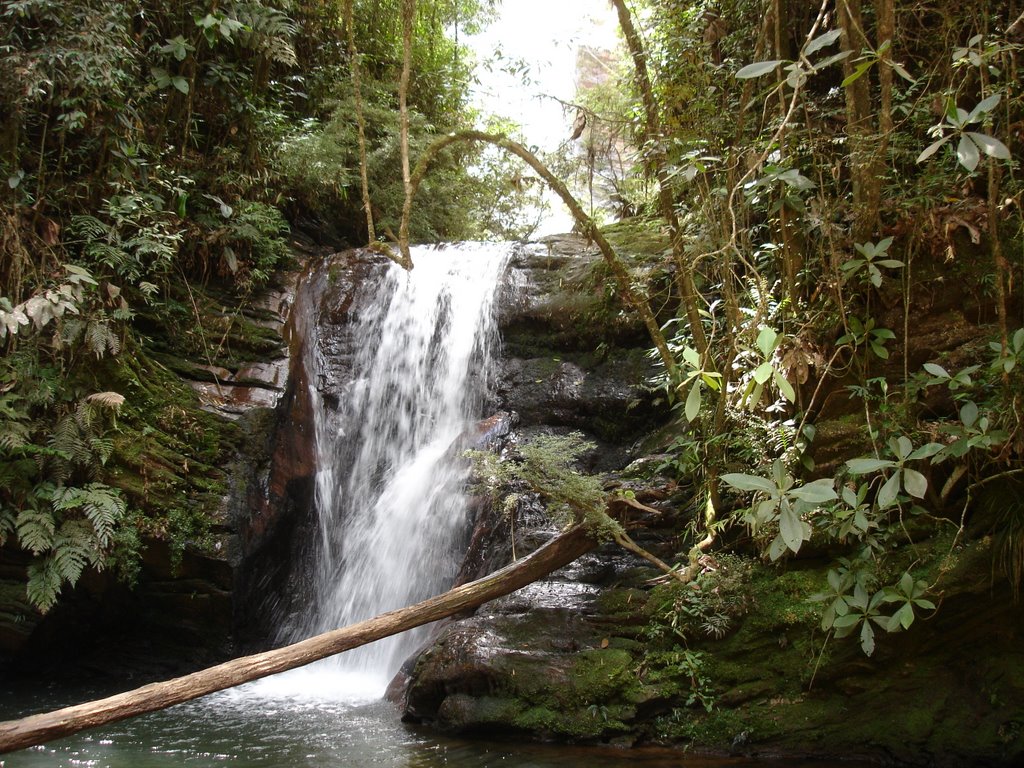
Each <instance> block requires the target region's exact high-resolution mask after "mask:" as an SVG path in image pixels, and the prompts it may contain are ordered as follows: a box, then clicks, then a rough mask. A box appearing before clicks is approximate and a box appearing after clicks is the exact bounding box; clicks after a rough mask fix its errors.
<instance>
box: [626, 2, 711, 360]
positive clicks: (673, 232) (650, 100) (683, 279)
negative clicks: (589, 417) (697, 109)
mask: <svg viewBox="0 0 1024 768" xmlns="http://www.w3.org/2000/svg"><path fill="white" fill-rule="evenodd" d="M612 4H613V5H614V6H615V10H616V11H617V12H618V16H619V27H620V28H621V29H622V35H623V37H625V38H626V44H627V45H628V46H629V52H630V54H631V55H632V57H633V69H634V73H635V78H636V84H637V88H638V89H639V91H640V97H641V99H642V100H643V104H644V116H645V119H646V123H647V130H646V131H645V132H644V133H645V138H646V143H647V144H648V146H649V147H650V157H651V159H652V160H653V161H654V170H655V175H656V176H657V178H658V206H659V207H660V208H661V215H662V217H663V218H664V219H665V221H666V223H667V224H668V228H669V234H670V236H671V239H672V256H673V258H674V260H675V263H676V270H677V271H678V275H679V276H678V280H679V292H680V294H681V295H682V300H683V310H684V312H685V313H686V319H687V321H688V323H689V326H690V333H691V334H693V343H694V345H695V346H696V347H697V351H698V352H699V353H700V355H701V357H702V358H704V357H706V355H707V351H708V340H707V336H706V335H705V333H704V326H703V324H702V322H701V316H700V303H699V294H698V292H697V286H696V284H695V282H694V278H693V267H692V265H691V263H690V259H689V257H688V256H687V254H686V251H685V248H684V246H685V243H683V237H682V234H683V233H682V229H681V228H680V226H679V217H678V216H677V215H676V204H675V199H674V198H673V196H672V182H671V179H670V178H669V175H668V157H667V155H666V154H665V147H664V145H663V144H662V141H663V139H664V137H663V136H662V134H661V118H660V117H659V116H658V104H657V102H656V101H655V99H654V88H653V87H652V86H651V76H650V73H649V72H648V69H647V54H646V52H645V51H644V47H643V43H642V42H641V41H640V35H639V34H637V31H636V27H635V26H634V25H633V17H632V16H631V15H630V13H629V9H628V8H626V3H625V0H612Z"/></svg>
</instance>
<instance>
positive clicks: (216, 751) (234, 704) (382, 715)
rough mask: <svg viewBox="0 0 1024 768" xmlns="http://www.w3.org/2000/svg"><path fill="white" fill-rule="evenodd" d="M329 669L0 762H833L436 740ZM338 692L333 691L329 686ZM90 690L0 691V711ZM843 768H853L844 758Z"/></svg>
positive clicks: (279, 765) (352, 765)
mask: <svg viewBox="0 0 1024 768" xmlns="http://www.w3.org/2000/svg"><path fill="white" fill-rule="evenodd" d="M333 679H334V678H332V676H331V675H329V674H322V673H319V674H318V672H317V671H316V670H315V669H314V670H313V671H311V672H310V673H307V674H306V675H298V676H296V675H295V674H294V673H293V674H292V675H290V676H279V678H278V679H275V678H270V679H269V680H267V681H262V682H260V683H256V684H252V685H250V686H245V687H242V688H238V689H232V690H229V691H223V692H221V693H217V694H213V695H211V696H207V697H205V698H203V699H199V700H197V701H194V702H189V703H186V704H182V705H179V706H177V707H172V708H171V709H167V710H164V711H162V712H154V713H152V714H149V715H145V716H143V717H138V718H134V719H132V720H126V721H123V722H121V723H116V724H114V725H111V726H109V727H106V728H100V729H96V730H93V731H89V732H87V733H84V734H80V735H78V736H73V737H69V738H66V739H62V740H60V741H57V742H53V743H51V744H48V745H46V746H41V747H34V748H31V749H27V750H22V751H21V752H16V753H14V754H10V755H6V756H3V757H0V767H2V768H170V767H171V766H231V768H249V767H250V766H253V767H255V766H259V767H260V768H293V767H294V768H303V767H305V766H310V767H312V766H330V767H334V766H338V767H341V766H345V768H363V767H364V766H365V767H367V768H368V767H369V766H383V767H386V768H440V767H441V766H447V767H450V768H470V767H471V766H472V767H473V768H499V767H506V768H513V767H514V768H569V767H570V766H585V767H586V768H626V766H640V767H641V768H670V767H676V766H678V767H680V768H783V766H785V768H796V767H797V766H800V768H837V764H834V763H807V762H792V761H789V762H765V761H753V760H743V759H740V760H709V759H699V758H696V757H688V756H686V755H685V753H683V752H680V751H667V750H626V749H616V748H612V747H602V748H584V747H571V746H565V745H538V744H515V743H509V742H495V741H485V740H473V741H469V740H462V739H451V738H444V737H440V736H438V735H437V734H432V733H430V732H428V731H426V730H424V729H421V728H415V727H412V726H407V725H405V724H403V723H402V722H401V721H400V720H399V717H398V714H397V712H396V710H395V708H394V707H393V706H392V705H391V704H389V703H387V702H383V701H380V700H370V701H367V700H364V701H362V702H360V701H358V698H359V697H358V695H355V697H354V698H355V699H356V700H355V701H352V700H351V699H352V698H353V694H352V692H351V689H349V690H348V691H347V692H346V694H345V695H346V696H347V697H349V698H350V700H349V701H341V700H338V697H337V695H335V696H333V697H332V696H331V695H329V694H328V692H329V690H330V688H331V687H332V685H333ZM336 691H337V689H336V688H335V693H336ZM91 695H96V694H95V692H87V691H78V692H76V693H75V694H70V693H69V692H68V691H67V690H66V689H61V688H58V687H56V686H51V687H49V688H46V689H29V688H23V689H20V690H16V691H15V690H0V718H3V719H7V718H11V717H17V716H19V715H23V714H28V713H29V712H34V711H40V710H44V709H51V708H55V707H58V706H62V705H66V704H68V703H70V700H69V699H70V698H74V699H75V700H82V699H87V698H89V697H90V696H91ZM842 768H852V766H851V765H850V764H849V763H843V764H842Z"/></svg>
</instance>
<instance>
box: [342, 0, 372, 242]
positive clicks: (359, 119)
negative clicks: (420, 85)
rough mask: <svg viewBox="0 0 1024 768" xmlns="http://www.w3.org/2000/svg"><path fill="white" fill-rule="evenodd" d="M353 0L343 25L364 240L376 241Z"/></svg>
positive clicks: (348, 6)
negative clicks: (353, 107)
mask: <svg viewBox="0 0 1024 768" xmlns="http://www.w3.org/2000/svg"><path fill="white" fill-rule="evenodd" d="M352 3H353V0H345V8H344V15H345V26H346V27H347V28H348V59H349V72H350V73H351V77H352V93H353V96H354V98H355V103H356V127H357V128H358V129H359V179H360V181H361V182H362V185H363V210H364V211H365V212H366V241H367V242H368V243H373V242H376V240H377V231H376V229H375V228H374V226H373V206H372V204H371V201H370V175H369V171H368V168H367V165H368V163H367V160H366V118H365V116H364V115H363V88H362V84H361V82H360V76H359V51H358V50H357V49H356V30H355V24H354V23H353V21H352Z"/></svg>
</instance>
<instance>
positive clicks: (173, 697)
mask: <svg viewBox="0 0 1024 768" xmlns="http://www.w3.org/2000/svg"><path fill="white" fill-rule="evenodd" d="M595 546H597V541H596V539H595V538H594V536H593V535H592V534H590V533H589V532H588V531H587V530H586V529H585V528H584V527H582V526H576V527H574V528H570V529H569V530H568V531H566V532H565V533H562V534H560V535H558V536H556V537H555V538H554V539H552V540H551V541H549V542H548V543H547V544H545V545H544V546H543V547H541V548H540V549H538V550H537V551H536V552H534V553H533V554H531V555H529V556H528V557H526V558H523V559H522V560H519V561H518V562H515V563H512V564H511V565H507V566H506V567H504V568H502V569H501V570H499V571H497V572H495V573H493V574H491V575H490V576H485V577H484V578H482V579H478V580H477V581H472V582H470V583H468V584H463V585H462V586H460V587H456V588H454V589H452V590H450V591H448V592H445V593H444V594H443V595H438V596H437V597H432V598H430V599H429V600H424V601H423V602H421V603H417V604H416V605H412V606H409V607H408V608H402V609H399V610H396V611H389V612H388V613H384V614H381V615H380V616H377V617H375V618H372V619H367V620H366V621H361V622H359V623H358V624H353V625H351V626H349V627H344V628H342V629H336V630H333V631H331V632H327V633H325V634H322V635H317V636H316V637H311V638H309V639H308V640H303V641H302V642H299V643H295V644H294V645H289V646H286V647H284V648H279V649H277V650H273V651H265V652H264V653H257V654H254V655H252V656H245V657H243V658H240V659H234V660H232V661H228V662H225V663H224V664H219V665H217V666H215V667H210V668H209V669H204V670H202V671H200V672H195V673H193V674H191V675H185V676H184V677H179V678H176V679H174V680H167V681H165V682H162V683H152V684H150V685H146V686H143V687H142V688H137V689H135V690H134V691H127V692H126V693H119V694H117V695H116V696H110V697H108V698H106V699H100V700H98V701H91V702H87V703H85V704H78V705H76V706H73V707H66V708H64V709H58V710H56V711H54V712H46V713H43V714H38V715H32V716H30V717H25V718H22V719H21V720H10V721H8V722H5V723H0V754H3V753H5V752H12V751H14V750H17V749H24V748H25V747H30V746H33V745H36V744H42V743H45V742H47V741H51V740H53V739H57V738H61V737H63V736H68V735H70V734H73V733H78V732H79V731H83V730H86V729H87V728H95V727H97V726H100V725H106V724H108V723H114V722H117V721H118V720H124V719H125V718H129V717H134V716H136V715H142V714H145V713H147V712H154V711H156V710H159V709H165V708H167V707H170V706H173V705H175V704H180V703H182V702H184V701H190V700H192V699H197V698H199V697H200V696H205V695H207V694H210V693H214V692H215V691H220V690H223V689H225V688H231V687H233V686H236V685H241V684H242V683H248V682H250V681H252V680H258V679H259V678H261V677H267V676H268V675H273V674H277V673H278V672H284V671H285V670H288V669H294V668H295V667H301V666H303V665H305V664H309V663H311V662H314V661H318V660H320V659H324V658H326V657H328V656H333V655H335V654H337V653H341V652H342V651H347V650H350V649H352V648H357V647H359V646H361V645H365V644H367V643H370V642H373V641H374V640H380V639H381V638H384V637H390V636H391V635H395V634H398V633H399V632H405V631H406V630H409V629H412V628H414V627H419V626H422V625H423V624H429V623H430V622H432V621H437V620H438V619H443V618H447V617H449V616H453V615H455V614H457V613H460V612H461V611H465V610H468V609H470V608H476V607H477V606H479V605H482V604H483V603H486V602H487V601H489V600H494V599H495V598H497V597H501V596H503V595H507V594H509V593H510V592H514V591H515V590H517V589H520V588H521V587H524V586H526V585H527V584H530V583H532V582H534V581H536V580H537V579H540V578H543V577H544V576H546V575H548V574H549V573H551V572H552V571H554V570H557V569H558V568H561V567H562V566H564V565H568V564H569V563H571V562H572V561H573V560H575V559H576V558H578V557H579V556H580V555H582V554H584V553H585V552H588V551H590V550H591V549H593V548H594V547H595Z"/></svg>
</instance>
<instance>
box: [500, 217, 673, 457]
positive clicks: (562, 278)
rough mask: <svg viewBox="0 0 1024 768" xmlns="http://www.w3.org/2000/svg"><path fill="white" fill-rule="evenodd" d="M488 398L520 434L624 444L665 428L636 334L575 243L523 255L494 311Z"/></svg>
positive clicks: (534, 247)
mask: <svg viewBox="0 0 1024 768" xmlns="http://www.w3.org/2000/svg"><path fill="white" fill-rule="evenodd" d="M497 315H498V325H499V329H500V331H501V338H502V355H501V363H500V366H499V372H498V375H497V381H496V382H495V395H496V398H497V401H498V405H499V407H500V408H501V409H503V410H508V411H514V412H515V413H516V414H518V416H519V418H520V423H521V425H522V426H523V427H526V428H529V427H537V426H547V427H555V428H563V429H575V430H580V431H582V432H584V433H586V434H587V435H589V436H590V437H593V438H596V439H597V440H599V441H604V442H609V443H616V444H626V445H628V444H629V442H630V441H632V440H635V439H636V438H637V437H638V436H640V435H641V434H644V433H645V432H647V431H649V430H650V429H651V428H653V427H655V426H657V425H659V424H661V423H663V422H664V420H665V418H666V416H667V408H666V407H665V405H664V404H662V403H659V402H658V398H657V397H655V396H652V394H651V393H650V392H648V391H647V390H646V388H645V386H644V385H645V382H646V380H647V379H649V378H650V376H651V375H652V374H653V373H654V368H653V365H652V362H651V360H650V358H648V357H647V354H646V352H647V348H648V347H649V346H650V340H649V339H648V338H647V336H646V333H645V331H644V329H643V327H642V325H641V324H640V323H639V322H638V321H636V320H635V319H633V318H631V317H630V316H629V315H628V314H626V313H623V312H622V311H621V309H620V307H619V306H618V304H617V302H616V301H615V300H614V295H613V293H612V292H610V291H609V290H608V286H607V285H606V282H605V278H604V263H603V261H602V259H601V256H600V254H599V253H598V252H597V251H596V250H595V249H593V248H591V247H588V246H587V244H586V243H585V242H584V241H582V240H579V239H576V238H570V237H558V238H553V239H550V240H549V241H547V242H544V243H534V244H528V245H525V246H523V247H522V248H521V249H520V250H519V251H518V252H517V253H516V255H515V256H514V257H513V259H512V262H511V264H510V266H509V270H508V273H507V275H506V282H505V287H504V290H503V293H502V297H501V300H500V301H499V303H498V307H497Z"/></svg>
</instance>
